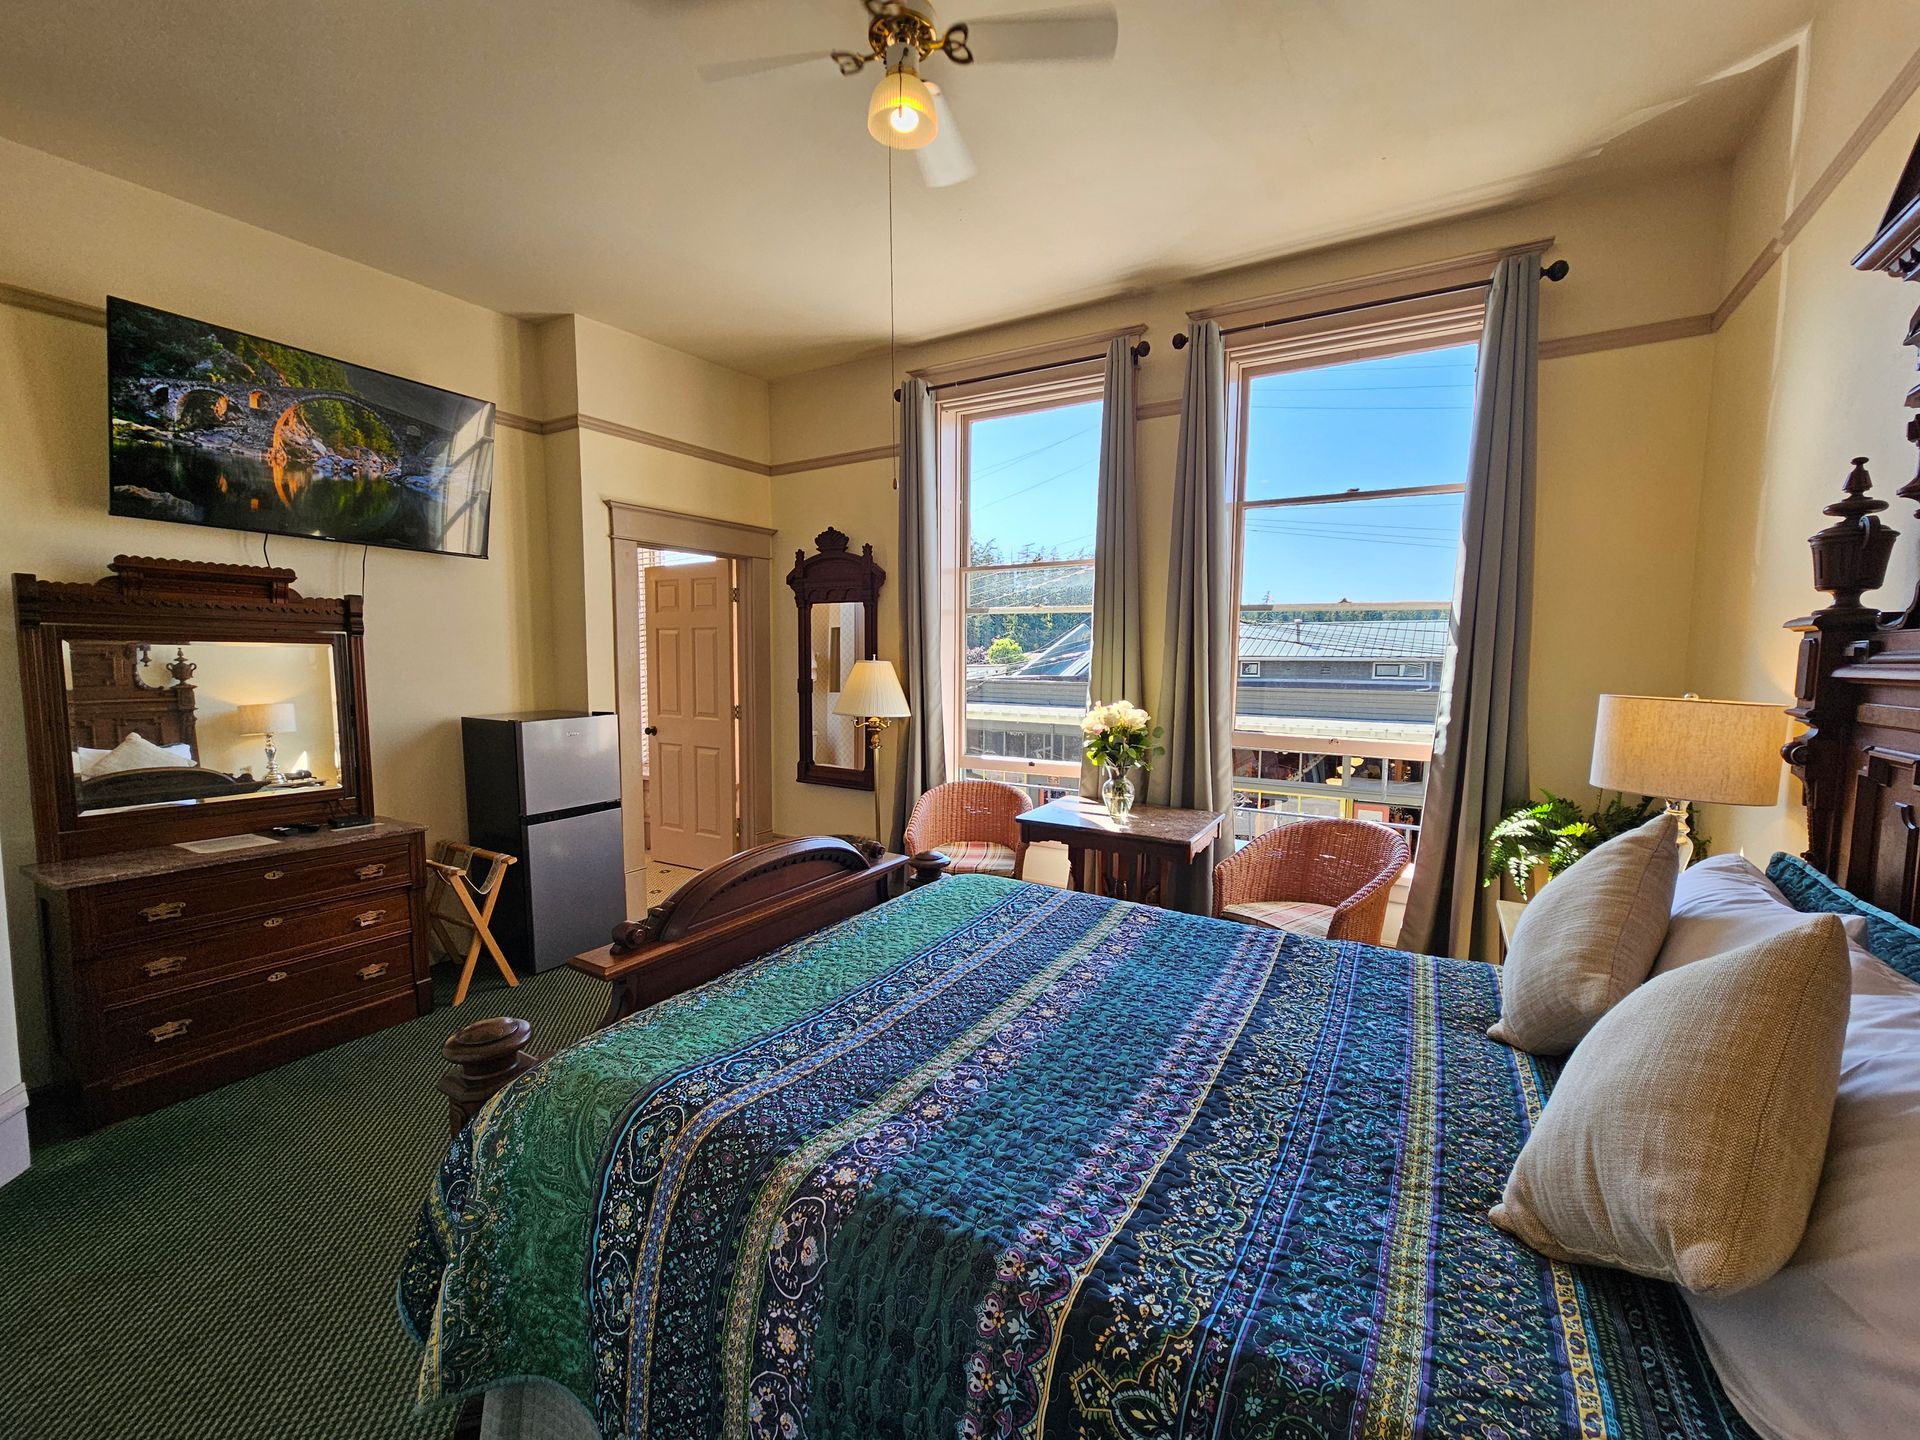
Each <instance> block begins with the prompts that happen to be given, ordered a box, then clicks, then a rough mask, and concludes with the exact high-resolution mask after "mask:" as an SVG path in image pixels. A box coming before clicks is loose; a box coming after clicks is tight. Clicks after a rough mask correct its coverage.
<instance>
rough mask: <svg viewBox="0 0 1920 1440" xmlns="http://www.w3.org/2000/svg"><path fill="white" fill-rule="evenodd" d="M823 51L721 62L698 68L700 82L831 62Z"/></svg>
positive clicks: (741, 78) (740, 78)
mask: <svg viewBox="0 0 1920 1440" xmlns="http://www.w3.org/2000/svg"><path fill="white" fill-rule="evenodd" d="M832 59H833V56H832V55H830V54H828V53H827V52H826V51H825V50H807V51H804V52H802V53H801V54H798V55H761V56H759V57H757V58H755V59H752V60H721V61H718V62H716V63H715V64H712V65H702V66H701V67H700V78H701V79H702V80H708V81H712V80H744V79H746V78H747V77H748V76H750V75H764V74H766V73H767V72H768V71H769V70H785V69H787V68H788V67H789V66H792V65H809V64H811V63H813V62H814V61H815V60H832Z"/></svg>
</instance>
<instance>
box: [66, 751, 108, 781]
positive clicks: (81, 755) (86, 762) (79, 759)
mask: <svg viewBox="0 0 1920 1440" xmlns="http://www.w3.org/2000/svg"><path fill="white" fill-rule="evenodd" d="M112 753H113V752H112V751H111V750H96V749H94V748H93V746H91V745H77V746H75V747H74V751H73V773H74V774H76V775H85V774H86V773H87V771H89V770H91V769H92V768H93V767H94V766H95V765H97V764H99V763H100V762H101V761H102V760H104V759H106V758H107V756H109V755H111V754H112Z"/></svg>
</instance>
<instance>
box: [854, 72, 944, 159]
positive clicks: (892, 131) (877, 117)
mask: <svg viewBox="0 0 1920 1440" xmlns="http://www.w3.org/2000/svg"><path fill="white" fill-rule="evenodd" d="M939 128H940V122H939V121H938V120H937V119H936V118H935V117H934V113H933V94H932V92H931V91H929V90H928V89H927V86H926V82H925V81H923V80H921V78H920V77H919V76H918V75H917V74H915V73H914V69H913V66H912V65H911V64H910V63H908V62H904V61H903V62H902V63H900V64H898V65H896V66H894V67H893V68H892V69H890V70H888V71H887V73H886V74H884V75H882V76H881V77H880V83H879V84H877V85H875V86H874V87H873V98H872V99H871V100H869V101H868V102H867V133H868V134H869V135H871V136H873V138H874V139H875V140H878V141H879V142H880V143H881V144H882V145H885V146H886V147H887V148H888V149H890V150H918V149H921V148H922V147H923V146H927V145H931V144H932V143H933V137H934V135H935V133H936V132H937V131H938V130H939Z"/></svg>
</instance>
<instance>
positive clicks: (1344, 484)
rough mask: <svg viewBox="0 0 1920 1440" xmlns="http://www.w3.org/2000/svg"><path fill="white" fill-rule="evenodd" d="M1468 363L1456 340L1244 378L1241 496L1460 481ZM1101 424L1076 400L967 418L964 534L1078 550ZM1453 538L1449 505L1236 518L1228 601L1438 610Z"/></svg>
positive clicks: (1440, 501) (1094, 411) (1330, 508)
mask: <svg viewBox="0 0 1920 1440" xmlns="http://www.w3.org/2000/svg"><path fill="white" fill-rule="evenodd" d="M1473 363H1474V347H1473V346H1471V345H1464V346H1455V347H1452V348H1449V349H1444V350H1428V351H1423V352H1420V353H1418V354H1413V355H1396V356H1390V357H1387V358H1384V359H1379V360H1365V361H1358V362H1353V363H1349V364H1345V365H1338V366H1328V367H1324V368H1321V369H1317V370H1296V371H1289V372H1286V373H1284V374H1278V375H1268V376H1263V377H1261V378H1260V379H1258V380H1255V381H1254V382H1253V384H1252V393H1251V395H1250V396H1249V405H1250V409H1251V415H1250V434H1249V437H1248V438H1249V447H1250V448H1249V451H1248V474H1247V494H1248V498H1249V499H1256V500H1257V499H1277V498H1283V497H1288V496H1298V495H1322V494H1340V493H1343V492H1345V491H1348V490H1350V489H1358V490H1360V491H1362V492H1364V491H1367V490H1380V489H1399V488H1404V487H1407V486H1417V485H1445V484H1458V483H1460V481H1461V480H1462V478H1463V477H1464V475H1465V473H1466V463H1467V446H1468V442H1469V439H1470V436H1471V429H1472V410H1473ZM1099 418H1100V407H1099V405H1098V404H1097V403H1088V404H1083V405H1071V406H1065V407H1062V408H1060V409H1055V410H1046V411H1040V412H1037V413H1034V414H1030V415H1013V416H1005V417H1002V418H998V419H993V420H986V421H979V422H976V423H975V424H974V425H973V427H972V430H971V446H972V455H971V462H972V465H971V469H972V485H971V496H972V515H971V520H972V531H973V535H974V537H975V538H976V539H991V540H993V541H995V542H997V543H998V544H999V546H1000V549H1001V552H1002V553H1003V554H1006V555H1008V556H1011V554H1012V553H1013V552H1014V551H1016V550H1018V548H1019V547H1020V545H1021V544H1023V543H1026V542H1033V543H1038V544H1043V545H1047V546H1049V547H1057V548H1058V551H1059V553H1060V554H1061V555H1062V556H1081V555H1091V554H1092V546H1093V521H1094V497H1095V493H1096V480H1095V470H1096V467H1097V465H1098V463H1099V454H1100V424H1099ZM1141 522H1142V524H1144V525H1149V526H1151V525H1155V524H1164V523H1165V519H1164V517H1156V516H1142V517H1141ZM1459 531H1460V497H1459V496H1457V495H1437V496H1416V497H1409V498H1405V499H1395V500H1359V501H1348V502H1340V503H1334V504H1326V505H1311V506H1291V507H1287V508H1284V509H1270V510H1254V511H1249V512H1248V523H1247V545H1248V552H1247V565H1246V581H1245V584H1244V586H1243V589H1242V599H1243V600H1247V601H1253V602H1258V601H1260V600H1263V599H1265V598H1267V597H1268V596H1271V598H1272V599H1273V601H1274V602H1275V603H1277V604H1302V603H1314V602H1327V601H1334V600H1340V599H1348V600H1355V601H1376V602H1378V601H1388V600H1429V601H1435V602H1440V603H1445V602H1447V601H1449V600H1450V599H1451V598H1452V595H1453V573H1454V565H1455V559H1456V555H1457V553H1458V546H1459Z"/></svg>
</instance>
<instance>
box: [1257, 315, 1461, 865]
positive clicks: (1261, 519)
mask: <svg viewBox="0 0 1920 1440" xmlns="http://www.w3.org/2000/svg"><path fill="white" fill-rule="evenodd" d="M1423 325H1424V329H1423V331H1422V333H1421V334H1419V335H1418V336H1417V337H1415V338H1413V339H1411V340H1407V339H1405V337H1403V338H1402V343H1401V344H1400V347H1399V348H1397V349H1392V350H1386V351H1385V353H1381V349H1380V348H1376V350H1375V352H1374V353H1369V354H1364V355H1361V356H1357V357H1356V356H1354V355H1353V354H1352V352H1351V351H1349V352H1347V353H1346V354H1345V355H1342V354H1341V353H1340V347H1339V343H1338V342H1339V337H1338V336H1337V335H1336V336H1332V337H1330V336H1328V335H1327V334H1325V333H1322V334H1320V335H1318V336H1316V337H1314V338H1313V341H1312V343H1311V345H1308V344H1301V345H1299V346H1297V347H1296V349H1295V351H1294V352H1293V353H1289V351H1288V347H1287V342H1285V341H1280V342H1277V343H1274V344H1271V345H1270V346H1269V347H1268V348H1267V349H1266V350H1265V351H1263V352H1256V351H1243V352H1239V353H1237V354H1236V355H1235V357H1234V363H1235V373H1236V376H1237V378H1238V379H1239V381H1240V386H1239V392H1240V393H1239V403H1240V407H1241V408H1240V428H1239V432H1238V434H1239V436H1240V437H1241V439H1240V441H1239V453H1238V454H1237V455H1236V456H1235V460H1236V463H1237V484H1238V495H1237V498H1236V502H1235V519H1236V527H1237V531H1238V535H1239V541H1238V544H1239V557H1240V585H1239V590H1240V607H1239V621H1238V631H1239V633H1238V640H1237V646H1238V649H1237V653H1238V655H1239V660H1240V664H1239V680H1238V683H1237V685H1236V687H1235V698H1234V805H1235V826H1234V830H1235V835H1236V838H1238V839H1240V840H1248V839H1251V838H1253V837H1254V836H1256V835H1259V834H1262V833H1264V832H1265V831H1267V830H1270V829H1272V828H1274V826H1276V825H1281V824H1285V823H1286V822H1287V821H1288V820H1289V819H1293V818H1297V817H1299V816H1302V815H1351V816H1358V817H1360V818H1363V819H1371V820H1379V821H1382V822H1383V823H1386V824H1391V825H1394V826H1396V827H1397V828H1399V829H1401V830H1402V831H1404V832H1405V833H1406V834H1407V836H1408V840H1409V843H1417V839H1418V833H1419V825H1420V809H1421V805H1422V802H1423V799H1424V792H1425V788H1426V771H1427V762H1428V760H1429V759H1430V758H1431V756H1432V753H1433V726H1434V717H1435V711H1436V707H1437V704H1438V700H1439V677H1440V666H1441V662H1442V660H1443V659H1444V657H1445V652H1446V646H1447V636H1448V625H1449V617H1450V612H1451V607H1452V600H1453V583H1454V571H1455V567H1456V565H1457V563H1458V559H1459V550H1460V519H1461V505H1462V496H1463V491H1464V482H1465V479H1466V468H1467V451H1468V446H1469V443H1470V440H1471V436H1472V424H1473V381H1474V364H1475V359H1476V351H1477V347H1476V345H1475V344H1473V343H1464V344H1463V343H1460V341H1461V340H1462V339H1463V338H1466V337H1469V336H1474V337H1476V338H1477V331H1478V326H1479V311H1478V310H1477V308H1476V309H1473V310H1471V311H1468V310H1460V311H1457V312H1454V313H1451V314H1442V315H1438V316H1436V317H1434V318H1432V319H1431V320H1428V321H1426V322H1423Z"/></svg>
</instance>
